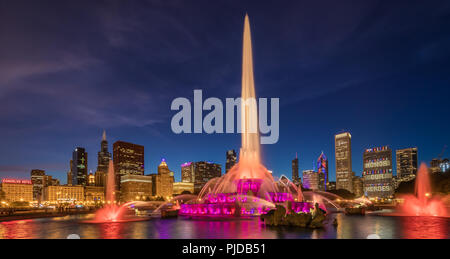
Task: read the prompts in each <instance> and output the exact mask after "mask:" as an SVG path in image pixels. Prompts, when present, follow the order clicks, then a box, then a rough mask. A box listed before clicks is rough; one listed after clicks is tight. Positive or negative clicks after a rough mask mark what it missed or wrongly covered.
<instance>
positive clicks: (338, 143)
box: [334, 132, 353, 193]
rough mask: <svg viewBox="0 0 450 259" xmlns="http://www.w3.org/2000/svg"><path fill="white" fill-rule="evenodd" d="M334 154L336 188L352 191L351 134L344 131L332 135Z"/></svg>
mask: <svg viewBox="0 0 450 259" xmlns="http://www.w3.org/2000/svg"><path fill="white" fill-rule="evenodd" d="M334 141H335V156H336V189H345V190H347V191H349V192H351V193H353V171H352V147H351V146H352V135H350V133H348V132H345V133H341V134H337V135H336V136H335V137H334Z"/></svg>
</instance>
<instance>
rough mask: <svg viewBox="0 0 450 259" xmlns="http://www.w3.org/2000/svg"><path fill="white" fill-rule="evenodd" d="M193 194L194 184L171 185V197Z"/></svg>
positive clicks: (178, 183)
mask: <svg viewBox="0 0 450 259" xmlns="http://www.w3.org/2000/svg"><path fill="white" fill-rule="evenodd" d="M180 194H194V183H186V182H177V183H173V195H180Z"/></svg>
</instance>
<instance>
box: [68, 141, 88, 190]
mask: <svg viewBox="0 0 450 259" xmlns="http://www.w3.org/2000/svg"><path fill="white" fill-rule="evenodd" d="M87 170H88V153H87V152H86V151H85V149H84V148H82V147H77V148H76V149H75V150H74V151H73V153H72V170H71V171H72V185H82V186H86V184H87V181H88V171H87Z"/></svg>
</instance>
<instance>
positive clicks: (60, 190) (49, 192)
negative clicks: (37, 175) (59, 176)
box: [44, 185, 85, 204]
mask: <svg viewBox="0 0 450 259" xmlns="http://www.w3.org/2000/svg"><path fill="white" fill-rule="evenodd" d="M84 198H85V197H84V187H83V186H81V185H76V186H69V185H59V186H47V187H45V188H44V200H45V201H46V202H48V203H52V204H56V203H70V204H77V203H81V202H84Z"/></svg>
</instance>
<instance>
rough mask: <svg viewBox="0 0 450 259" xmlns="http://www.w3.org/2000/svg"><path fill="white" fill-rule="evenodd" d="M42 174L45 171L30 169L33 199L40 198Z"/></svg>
mask: <svg viewBox="0 0 450 259" xmlns="http://www.w3.org/2000/svg"><path fill="white" fill-rule="evenodd" d="M44 176H45V171H44V170H39V169H33V170H31V183H32V184H33V200H35V201H40V200H42V195H43V191H44Z"/></svg>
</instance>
